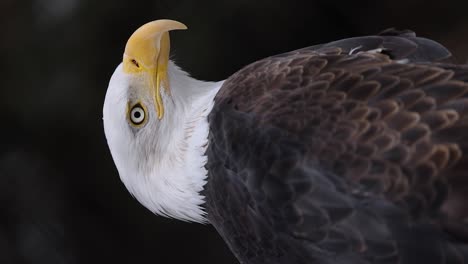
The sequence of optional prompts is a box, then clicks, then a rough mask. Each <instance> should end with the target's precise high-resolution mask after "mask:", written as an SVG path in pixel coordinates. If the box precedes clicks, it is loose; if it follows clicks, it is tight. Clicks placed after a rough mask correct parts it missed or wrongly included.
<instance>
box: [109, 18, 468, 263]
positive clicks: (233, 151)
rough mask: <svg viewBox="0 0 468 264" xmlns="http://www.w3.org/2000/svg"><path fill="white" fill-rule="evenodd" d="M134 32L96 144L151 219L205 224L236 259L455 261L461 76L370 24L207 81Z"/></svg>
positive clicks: (463, 107) (464, 113) (465, 92)
mask: <svg viewBox="0 0 468 264" xmlns="http://www.w3.org/2000/svg"><path fill="white" fill-rule="evenodd" d="M185 28H186V27H185V25H183V24H182V23H179V22H176V21H173V20H157V21H153V22H150V23H148V24H145V25H143V26H142V27H140V28H139V29H137V30H136V31H135V33H133V35H132V36H131V37H130V39H129V40H128V42H127V45H126V47H125V52H124V55H123V60H122V63H121V64H120V65H119V66H118V67H117V69H116V70H115V72H114V74H113V75H112V78H111V80H110V83H109V87H108V90H107V94H106V98H105V103H104V110H103V119H104V128H105V134H106V137H107V141H108V145H109V148H110V151H111V154H112V157H113V159H114V162H115V165H116V167H117V169H118V171H119V175H120V177H121V179H122V181H123V183H124V184H125V186H126V187H127V189H128V190H129V192H130V193H131V194H132V195H133V196H134V197H135V198H136V199H137V200H138V201H139V202H140V203H141V204H143V205H144V206H145V207H146V208H148V209H149V210H151V211H152V212H154V213H155V214H158V215H163V216H167V217H172V218H176V219H180V220H183V221H191V222H199V223H207V222H209V223H210V224H212V225H213V226H214V227H215V228H216V230H217V231H218V232H219V233H220V235H221V236H222V238H223V239H224V240H225V242H226V243H227V245H228V246H229V248H230V249H231V250H232V252H233V253H234V255H235V256H236V257H237V258H238V260H239V261H240V262H241V263H245V264H257V263H273V264H280V263H284V264H291V263H304V264H305V263H321V264H324V263H334V264H341V263H347V264H355V263H356V264H357V263H374V264H375V263H382V264H383V263H386V264H387V263H401V264H413V263H426V264H431V263H464V262H466V261H468V199H467V198H468V66H467V65H457V64H454V63H451V62H450V57H451V55H450V52H449V51H448V50H447V49H446V48H444V47H443V46H442V45H440V44H439V43H437V42H435V41H432V40H429V39H426V38H421V37H417V36H416V35H415V33H414V32H412V31H397V30H394V29H390V30H386V31H384V32H382V33H381V34H380V35H376V36H364V37H355V38H349V39H344V40H339V41H335V42H331V43H328V44H323V45H317V46H312V47H307V48H303V49H300V50H296V51H292V52H288V53H285V54H280V55H276V56H272V57H268V58H265V59H262V60H259V61H256V62H254V63H252V64H250V65H248V66H246V67H244V68H242V69H241V70H239V71H238V72H236V73H235V74H234V75H232V76H230V77H229V78H228V79H226V80H224V81H220V82H204V81H199V80H195V79H194V78H192V77H190V76H189V75H188V74H187V73H186V72H184V71H182V70H181V69H180V68H178V67H177V66H176V65H175V64H174V63H173V62H172V61H171V60H169V49H170V42H169V33H168V32H169V31H170V30H177V29H185Z"/></svg>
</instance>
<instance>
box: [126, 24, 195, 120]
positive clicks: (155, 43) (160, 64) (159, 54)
mask: <svg viewBox="0 0 468 264" xmlns="http://www.w3.org/2000/svg"><path fill="white" fill-rule="evenodd" d="M176 29H187V27H186V26H185V25H184V24H182V23H180V22H177V21H174V20H168V19H162V20H155V21H152V22H149V23H147V24H144V25H143V26H141V27H140V28H138V29H137V30H136V31H135V32H134V33H133V34H132V36H131V37H130V38H129V39H128V41H127V45H126V46H125V52H124V56H123V70H124V72H126V73H129V74H141V73H143V74H146V75H147V76H148V78H147V80H148V88H149V89H150V94H151V95H152V96H153V98H154V101H155V107H156V111H157V113H158V118H159V119H162V118H163V116H164V105H163V101H162V97H161V86H162V87H163V88H164V89H165V91H166V93H167V94H170V84H169V78H168V75H167V67H168V63H169V51H170V40H169V31H170V30H176Z"/></svg>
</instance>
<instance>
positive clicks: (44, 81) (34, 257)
mask: <svg viewBox="0 0 468 264" xmlns="http://www.w3.org/2000/svg"><path fill="white" fill-rule="evenodd" d="M159 18H172V19H176V20H179V21H181V22H183V23H185V24H186V25H188V26H189V30H188V31H184V32H182V31H179V32H175V33H173V34H172V44H173V46H172V51H173V58H174V59H175V60H176V62H177V63H178V64H179V65H180V66H182V68H184V69H185V70H187V71H188V72H190V73H192V75H193V76H195V77H197V78H201V79H205V80H220V79H224V78H226V77H228V76H229V75H231V74H232V73H234V72H235V71H236V70H238V69H240V68H241V67H242V66H243V65H246V64H248V63H250V62H252V61H255V60H257V59H260V58H262V57H265V56H268V55H273V54H277V53H281V52H286V51H290V50H294V49H297V48H301V47H305V46H308V45H313V44H318V43H322V42H328V41H332V40H336V39H340V38H345V37H350V36H356V35H365V34H374V33H377V32H379V31H381V30H383V29H385V28H388V27H397V28H399V29H405V28H411V29H413V30H415V31H416V32H417V33H418V34H419V35H421V36H426V37H429V38H432V39H435V40H437V41H439V42H441V43H442V44H444V45H446V46H447V47H448V48H449V49H451V50H452V52H453V54H454V55H455V56H456V58H457V60H458V61H459V62H466V61H467V58H468V1H465V0H463V1H456V0H445V1H424V0H385V1H383V0H380V1H374V0H368V1H347V2H344V1H343V2H339V1H329V0H308V1H273V0H257V1H250V0H237V1H220V0H211V1H188V0H151V1H149V0H147V1H137V0H132V1H128V0H105V1H103V0H101V1H92V0H23V1H17V0H1V1H0V30H1V33H0V36H1V38H0V74H1V75H0V76H1V78H0V88H1V90H0V124H1V125H0V127H1V130H0V135H1V136H0V263H204V264H208V263H236V261H235V259H234V258H233V256H232V255H231V253H230V252H229V250H228V249H227V247H226V246H225V245H224V242H223V241H222V240H221V238H220V237H219V236H218V234H217V233H216V232H215V230H214V229H213V228H212V227H211V226H202V225H198V224H187V223H183V222H179V221H175V220H169V219H165V218H162V217H157V216H154V215H152V214H151V213H150V212H149V211H147V210H146V209H144V208H143V207H142V206H141V205H139V204H138V202H137V201H136V200H134V199H133V198H132V197H131V196H130V195H129V193H128V192H127V191H126V189H125V188H124V186H123V184H122V183H121V182H120V179H119V177H118V174H117V171H116V169H115V167H114V164H113V162H112V159H111V156H110V153H109V151H108V148H107V145H106V140H105V137H104V134H103V126H102V119H101V118H102V110H101V109H102V105H103V100H104V95H105V92H106V89H107V84H108V80H109V77H110V76H111V74H112V72H113V71H114V68H115V66H116V65H117V64H118V63H119V62H120V60H121V57H122V52H123V48H124V45H125V43H126V40H127V38H128V37H129V36H130V34H131V33H132V32H133V31H134V30H135V29H136V28H137V27H138V26H140V25H141V24H143V23H145V22H148V21H150V20H153V19H159Z"/></svg>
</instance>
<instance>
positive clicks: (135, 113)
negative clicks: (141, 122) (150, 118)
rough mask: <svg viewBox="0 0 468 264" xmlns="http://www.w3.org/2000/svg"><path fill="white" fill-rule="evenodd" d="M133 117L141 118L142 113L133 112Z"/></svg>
mask: <svg viewBox="0 0 468 264" xmlns="http://www.w3.org/2000/svg"><path fill="white" fill-rule="evenodd" d="M133 117H135V118H140V117H141V113H140V111H135V112H133Z"/></svg>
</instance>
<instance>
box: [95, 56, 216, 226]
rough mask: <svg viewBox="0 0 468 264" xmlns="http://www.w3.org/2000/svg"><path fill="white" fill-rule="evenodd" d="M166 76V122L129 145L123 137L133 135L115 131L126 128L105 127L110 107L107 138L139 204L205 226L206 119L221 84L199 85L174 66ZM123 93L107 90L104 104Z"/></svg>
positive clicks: (106, 110) (141, 134) (125, 181)
mask: <svg viewBox="0 0 468 264" xmlns="http://www.w3.org/2000/svg"><path fill="white" fill-rule="evenodd" d="M117 70H119V68H118V69H117ZM168 73H169V82H170V86H171V89H170V90H171V95H170V96H169V95H166V94H163V96H162V97H163V102H164V107H165V110H166V111H165V112H166V114H165V116H164V117H163V119H162V120H161V121H160V122H158V123H156V124H155V125H154V126H152V127H150V128H144V129H145V130H142V131H141V133H140V134H139V136H138V138H137V139H136V141H137V142H136V143H135V142H128V143H129V144H125V138H126V137H128V138H131V137H132V136H131V135H115V134H116V133H114V132H112V130H116V129H122V128H120V127H116V125H107V124H106V123H112V122H113V121H107V120H106V115H107V116H112V118H113V116H114V115H115V114H114V115H113V114H112V113H110V112H111V111H113V109H110V106H109V107H108V108H109V109H107V108H106V107H107V105H108V104H107V102H106V103H105V106H104V116H105V117H104V121H105V122H104V125H105V130H106V136H107V139H108V142H109V147H110V149H111V152H112V155H113V158H114V161H115V164H116V166H117V168H118V170H119V174H120V177H121V179H122V181H123V182H124V184H125V186H126V187H127V189H128V190H129V191H130V192H131V193H132V195H134V196H135V198H136V199H137V200H138V201H139V202H140V203H141V204H143V205H144V206H145V207H146V208H148V209H149V210H151V211H152V212H154V213H156V214H159V215H164V216H167V217H172V218H176V219H179V220H183V221H192V222H199V223H204V222H206V217H205V212H204V209H203V203H204V197H203V196H202V195H201V191H202V190H203V187H204V185H205V183H206V177H207V171H206V169H205V164H206V156H205V150H206V147H207V137H208V129H209V128H208V120H207V116H208V114H209V113H210V111H211V109H212V107H213V99H214V96H215V95H216V93H217V92H218V90H219V88H220V87H221V85H222V83H223V82H216V83H214V82H203V81H198V80H195V79H194V78H191V77H190V76H188V74H187V73H185V72H183V71H182V70H180V69H179V68H178V67H177V66H176V65H174V64H173V63H172V62H170V64H169V71H168ZM113 78H114V77H113ZM116 78H118V77H116ZM112 82H113V80H111V83H112ZM115 82H119V80H115ZM115 90H117V89H115ZM111 93H115V94H116V95H113V94H111ZM120 94H122V93H121V92H120V91H114V92H112V91H110V90H108V95H106V101H107V100H109V101H110V100H112V98H113V97H118V96H119V95H120ZM120 96H121V95H120ZM108 97H109V98H110V99H108ZM109 104H110V103H109ZM114 112H115V110H114ZM107 119H111V118H107ZM119 125H120V124H119ZM148 125H150V124H149V123H148ZM145 133H146V134H145Z"/></svg>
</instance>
